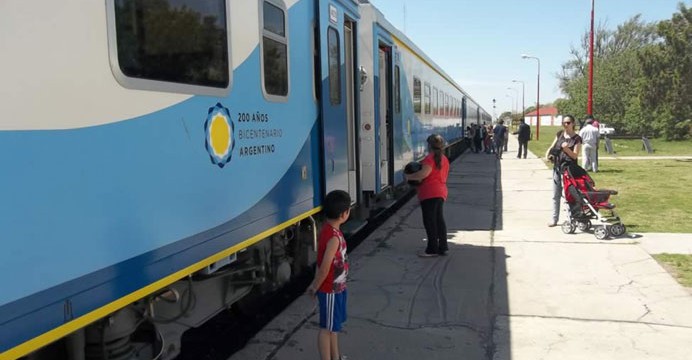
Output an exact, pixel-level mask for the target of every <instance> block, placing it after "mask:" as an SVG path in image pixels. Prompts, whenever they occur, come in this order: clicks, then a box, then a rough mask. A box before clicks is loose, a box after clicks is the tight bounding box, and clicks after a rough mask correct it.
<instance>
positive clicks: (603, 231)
mask: <svg viewBox="0 0 692 360" xmlns="http://www.w3.org/2000/svg"><path fill="white" fill-rule="evenodd" d="M593 234H594V236H595V237H596V239H598V240H605V239H607V238H608V235H610V231H608V228H607V227H605V226H597V227H596V228H595V229H593Z"/></svg>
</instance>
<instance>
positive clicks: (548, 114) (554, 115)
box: [524, 106, 562, 126]
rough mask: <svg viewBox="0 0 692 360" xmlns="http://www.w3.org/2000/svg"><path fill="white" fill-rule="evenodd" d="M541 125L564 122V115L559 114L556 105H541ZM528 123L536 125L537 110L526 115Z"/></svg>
mask: <svg viewBox="0 0 692 360" xmlns="http://www.w3.org/2000/svg"><path fill="white" fill-rule="evenodd" d="M540 116H541V125H543V126H553V125H560V124H561V123H562V115H560V114H558V111H557V108H556V107H554V106H545V107H541V111H540ZM524 119H525V120H526V123H527V124H529V125H532V126H535V125H536V120H537V119H536V110H534V111H532V112H530V113H527V114H526V115H524Z"/></svg>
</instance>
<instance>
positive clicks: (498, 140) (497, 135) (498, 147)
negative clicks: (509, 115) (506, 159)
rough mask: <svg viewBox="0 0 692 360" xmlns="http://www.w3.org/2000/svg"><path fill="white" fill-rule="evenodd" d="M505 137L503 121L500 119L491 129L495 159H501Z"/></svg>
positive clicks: (505, 130) (505, 129)
mask: <svg viewBox="0 0 692 360" xmlns="http://www.w3.org/2000/svg"><path fill="white" fill-rule="evenodd" d="M506 135H507V128H506V127H505V121H504V120H502V119H500V120H498V121H497V124H496V125H495V127H494V128H493V140H494V142H495V157H496V158H498V159H502V150H503V149H504V147H505V136H506Z"/></svg>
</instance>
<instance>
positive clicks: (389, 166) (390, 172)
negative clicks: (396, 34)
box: [375, 45, 394, 190]
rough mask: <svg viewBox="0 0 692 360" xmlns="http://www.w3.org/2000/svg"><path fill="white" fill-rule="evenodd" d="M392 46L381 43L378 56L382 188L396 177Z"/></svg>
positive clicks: (378, 123)
mask: <svg viewBox="0 0 692 360" xmlns="http://www.w3.org/2000/svg"><path fill="white" fill-rule="evenodd" d="M391 59H392V48H391V47H390V46H386V45H380V47H379V56H378V77H377V84H376V86H377V89H376V91H377V107H376V116H375V121H376V122H377V126H378V131H377V136H378V138H379V139H378V141H377V143H378V149H377V150H378V156H379V180H380V190H382V189H384V188H386V187H388V186H389V185H390V184H391V182H392V179H393V177H394V162H393V161H392V160H393V159H392V157H393V154H392V152H393V147H392V117H393V114H392V95H391V84H392V72H391V63H392V61H391Z"/></svg>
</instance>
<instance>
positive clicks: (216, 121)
mask: <svg viewBox="0 0 692 360" xmlns="http://www.w3.org/2000/svg"><path fill="white" fill-rule="evenodd" d="M204 133H205V135H206V139H205V142H204V146H205V147H206V148H207V152H208V153H209V157H210V158H211V162H212V164H214V165H218V166H219V167H220V168H223V167H224V165H226V164H228V163H229V162H230V161H231V155H232V154H233V147H235V139H234V138H233V136H234V127H233V122H232V121H231V113H230V111H229V110H228V109H227V108H226V107H224V106H223V105H221V103H217V104H216V105H214V106H213V107H210V108H209V112H208V114H207V120H206V121H205V122H204Z"/></svg>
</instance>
